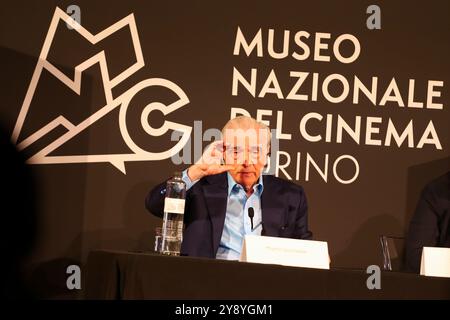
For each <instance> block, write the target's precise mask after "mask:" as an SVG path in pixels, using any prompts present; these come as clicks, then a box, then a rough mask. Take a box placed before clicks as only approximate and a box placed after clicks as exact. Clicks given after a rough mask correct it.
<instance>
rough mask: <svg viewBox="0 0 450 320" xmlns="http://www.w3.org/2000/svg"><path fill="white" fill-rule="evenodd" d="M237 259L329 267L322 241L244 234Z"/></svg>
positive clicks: (326, 249)
mask: <svg viewBox="0 0 450 320" xmlns="http://www.w3.org/2000/svg"><path fill="white" fill-rule="evenodd" d="M239 261H242V262H255V263H265V264H280V265H285V266H293V267H303V268H317V269H330V260H329V255H328V243H327V242H324V241H313V240H299V239H289V238H277V237H266V236H256V235H246V236H245V238H244V243H243V246H242V252H241V257H240V259H239Z"/></svg>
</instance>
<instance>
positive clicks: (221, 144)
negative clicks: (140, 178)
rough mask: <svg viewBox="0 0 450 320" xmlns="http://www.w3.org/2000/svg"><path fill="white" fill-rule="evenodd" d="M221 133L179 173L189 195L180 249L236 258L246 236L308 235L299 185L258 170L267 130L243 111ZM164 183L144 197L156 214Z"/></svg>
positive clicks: (266, 143) (263, 160)
mask: <svg viewBox="0 0 450 320" xmlns="http://www.w3.org/2000/svg"><path fill="white" fill-rule="evenodd" d="M222 138H223V141H215V142H214V143H212V144H211V145H210V146H209V147H208V148H207V149H206V151H205V152H204V154H203V155H202V158H201V159H200V160H199V161H198V162H197V163H195V164H194V165H192V166H190V167H189V168H188V169H187V170H185V171H184V172H183V180H184V181H185V183H186V186H187V194H186V206H185V215H184V223H185V230H184V235H183V242H182V245H181V254H182V255H189V256H197V257H209V258H218V259H227V260H237V259H239V256H240V253H241V250H242V244H243V240H244V236H245V235H249V234H252V235H266V236H273V237H285V238H297V239H310V238H311V237H312V233H311V232H310V231H309V230H308V206H307V202H306V196H305V193H304V191H303V188H302V187H301V186H298V185H296V184H294V183H292V182H288V181H285V180H282V179H279V178H276V177H274V176H269V175H262V171H263V169H264V167H265V166H266V164H267V156H268V154H269V151H270V140H271V133H270V129H269V128H268V127H267V126H266V125H264V124H262V123H259V122H257V121H256V120H255V119H253V118H250V117H245V116H242V117H237V118H234V119H232V120H230V121H229V122H228V123H227V124H226V125H225V126H224V128H223V130H222ZM165 186H166V182H163V183H162V184H160V185H158V186H156V187H155V188H154V189H153V190H152V191H151V192H150V193H149V194H148V196H147V198H146V207H147V209H148V210H149V211H150V212H151V213H153V214H154V215H157V216H159V217H162V215H163V207H164V196H165Z"/></svg>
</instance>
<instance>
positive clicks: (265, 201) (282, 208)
mask: <svg viewBox="0 0 450 320" xmlns="http://www.w3.org/2000/svg"><path fill="white" fill-rule="evenodd" d="M263 181H264V190H263V193H262V196H261V210H262V221H263V224H264V231H265V235H266V236H272V237H277V236H279V233H280V228H281V227H283V226H284V218H285V215H286V204H287V202H286V201H287V199H285V196H284V194H283V193H282V191H281V190H280V186H279V184H277V183H274V180H273V177H272V176H267V175H264V176H263Z"/></svg>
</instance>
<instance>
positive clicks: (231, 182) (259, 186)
mask: <svg viewBox="0 0 450 320" xmlns="http://www.w3.org/2000/svg"><path fill="white" fill-rule="evenodd" d="M227 179H228V196H229V195H230V194H231V191H233V188H234V187H235V186H236V185H238V186H240V185H239V184H237V183H236V181H234V179H233V177H232V176H231V174H230V173H229V172H227ZM240 187H241V188H242V186H240ZM253 190H254V191H255V192H256V193H257V194H258V195H261V194H262V192H263V190H264V184H263V177H262V174H261V175H260V176H259V179H258V182H257V183H256V184H255V185H254V186H253Z"/></svg>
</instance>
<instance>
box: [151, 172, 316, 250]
mask: <svg viewBox="0 0 450 320" xmlns="http://www.w3.org/2000/svg"><path fill="white" fill-rule="evenodd" d="M263 184H264V190H263V193H262V196H261V209H262V221H263V228H264V231H265V235H266V236H273V237H285V238H297V239H311V237H312V233H311V232H310V231H309V230H308V206H307V202H306V196H305V192H304V191H303V188H302V187H301V186H298V185H296V184H294V183H292V182H289V181H285V180H282V179H279V178H276V177H274V176H263ZM165 188H166V182H163V183H162V184H160V185H158V186H156V187H155V188H154V189H153V190H152V191H150V193H149V194H148V196H147V198H146V200H145V205H146V207H147V209H148V210H149V211H150V212H151V213H153V214H154V215H156V216H159V217H162V216H163V208H164V196H165ZM227 200H228V181H227V174H226V173H221V174H218V175H212V176H207V177H204V178H202V179H200V180H199V181H198V182H197V183H196V184H195V185H194V186H193V187H191V188H190V189H189V190H188V192H187V193H186V205H185V215H184V223H185V231H184V234H183V243H182V245H181V254H182V255H188V256H196V257H209V258H215V257H216V253H217V249H218V248H219V243H220V239H221V237H222V231H223V227H224V222H225V214H226V209H227Z"/></svg>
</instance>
